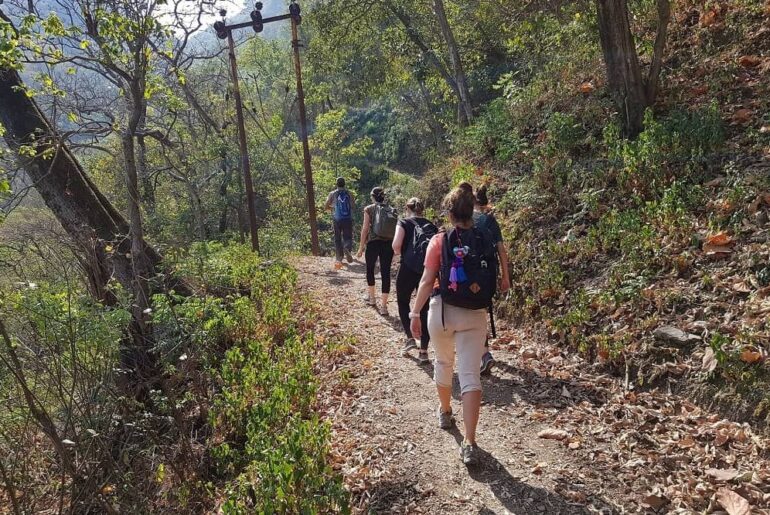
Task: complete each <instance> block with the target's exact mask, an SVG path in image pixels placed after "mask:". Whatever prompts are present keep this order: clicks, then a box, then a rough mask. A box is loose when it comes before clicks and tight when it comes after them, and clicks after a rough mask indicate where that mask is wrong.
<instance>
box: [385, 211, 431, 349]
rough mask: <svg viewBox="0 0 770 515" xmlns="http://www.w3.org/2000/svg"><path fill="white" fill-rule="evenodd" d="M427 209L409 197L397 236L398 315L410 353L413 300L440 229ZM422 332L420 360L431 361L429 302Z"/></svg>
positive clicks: (424, 311) (394, 239) (422, 316)
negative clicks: (426, 256) (398, 265)
mask: <svg viewBox="0 0 770 515" xmlns="http://www.w3.org/2000/svg"><path fill="white" fill-rule="evenodd" d="M424 210H425V208H424V206H423V204H422V202H421V201H420V199H418V198H417V197H413V198H411V199H409V201H408V202H407V203H406V218H402V219H401V220H399V222H398V226H397V227H396V235H395V237H394V238H393V253H394V254H395V255H396V256H398V255H400V256H401V266H400V268H399V269H398V276H397V277H396V300H397V302H398V316H399V318H400V319H401V325H402V326H403V327H404V332H405V333H406V343H405V344H404V348H403V350H402V353H403V354H404V356H406V355H407V354H408V353H409V351H410V350H412V349H416V348H417V343H416V342H415V340H414V336H413V335H412V330H411V329H410V328H409V325H410V320H409V302H410V301H411V300H412V293H414V292H415V290H417V286H419V284H420V278H421V277H422V272H423V270H424V269H425V265H424V261H425V251H426V250H427V248H428V243H430V239H431V238H432V237H433V236H435V235H436V233H438V229H437V228H436V226H435V225H433V223H431V221H430V220H428V219H427V218H423V216H422V215H423V211H424ZM420 321H421V324H422V335H421V337H420V353H419V358H418V359H419V362H420V364H425V363H427V362H428V343H429V342H430V336H429V334H428V305H427V304H425V307H424V308H422V310H421V311H420Z"/></svg>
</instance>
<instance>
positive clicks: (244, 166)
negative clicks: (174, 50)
mask: <svg viewBox="0 0 770 515" xmlns="http://www.w3.org/2000/svg"><path fill="white" fill-rule="evenodd" d="M227 44H228V46H229V47H230V75H231V78H232V81H233V97H235V116H236V120H237V122H238V146H239V147H240V152H241V170H243V184H244V187H245V190H246V205H247V206H248V208H249V229H250V231H251V249H252V250H253V251H254V252H256V253H259V236H258V235H257V209H256V206H255V205H254V185H253V184H252V182H251V162H250V161H249V149H248V146H247V145H246V125H245V122H244V120H243V103H242V102H241V89H240V87H239V85H238V65H237V63H236V62H235V42H234V41H233V32H232V30H228V31H227Z"/></svg>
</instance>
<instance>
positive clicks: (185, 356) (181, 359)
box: [179, 354, 187, 361]
mask: <svg viewBox="0 0 770 515" xmlns="http://www.w3.org/2000/svg"><path fill="white" fill-rule="evenodd" d="M186 359H187V354H182V355H181V356H179V361H184V360H186Z"/></svg>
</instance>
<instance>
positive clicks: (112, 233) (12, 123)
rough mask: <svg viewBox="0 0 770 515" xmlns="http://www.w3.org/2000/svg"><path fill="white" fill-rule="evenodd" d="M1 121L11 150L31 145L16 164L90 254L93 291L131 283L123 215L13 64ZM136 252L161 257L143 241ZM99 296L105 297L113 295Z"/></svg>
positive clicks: (0, 80) (0, 76)
mask: <svg viewBox="0 0 770 515" xmlns="http://www.w3.org/2000/svg"><path fill="white" fill-rule="evenodd" d="M0 122H1V123H2V124H3V126H4V127H5V129H6V132H5V134H4V136H3V137H4V139H5V141H6V143H7V144H8V147H9V148H10V149H11V150H12V151H14V152H15V153H17V154H19V150H20V149H21V148H22V147H32V148H33V149H34V155H33V156H32V157H19V160H20V164H21V165H22V166H23V167H24V169H25V171H26V172H27V175H29V178H30V180H31V182H32V183H33V184H34V186H35V189H36V190H37V191H38V193H39V194H40V196H41V197H42V199H43V201H44V202H45V204H46V206H48V208H49V209H50V210H51V211H52V212H53V214H54V216H56V219H57V220H58V221H59V223H61V225H62V227H63V228H64V230H65V231H67V234H69V235H70V237H72V239H73V240H74V241H75V242H76V243H77V244H78V246H80V247H81V248H82V249H83V250H84V253H85V254H86V255H89V256H93V259H94V262H95V263H96V266H97V269H95V270H93V274H92V275H93V281H94V282H95V283H96V285H97V286H98V288H97V291H102V292H108V291H109V289H108V288H107V283H108V281H109V280H110V279H111V278H114V279H116V280H117V281H118V282H120V284H122V285H123V286H124V287H125V288H127V289H132V288H133V283H134V267H133V264H132V260H131V259H130V258H128V257H127V255H130V254H131V252H132V249H131V243H130V242H129V240H128V239H127V238H126V236H127V235H128V233H129V228H128V224H127V223H126V220H125V219H124V218H123V217H122V216H121V215H120V213H118V212H117V210H116V209H115V208H114V207H113V206H112V204H110V202H109V201H108V200H107V199H106V198H105V197H104V195H102V193H101V192H100V191H99V190H98V189H97V188H96V186H95V185H94V184H93V183H92V182H91V181H90V180H89V179H88V177H87V176H86V174H85V172H84V171H83V169H82V168H81V167H80V164H79V163H78V162H77V161H76V159H75V157H74V156H73V155H72V154H71V153H70V151H69V150H68V149H67V147H66V145H64V144H63V143H62V142H60V141H59V140H58V137H57V135H56V134H55V132H54V130H53V129H52V127H51V126H50V124H49V123H48V121H47V120H46V118H45V116H44V115H43V113H42V112H41V111H40V109H39V108H38V107H37V105H36V104H35V102H34V100H33V99H32V98H30V97H28V96H27V95H26V94H25V93H24V84H23V83H22V81H21V78H20V77H19V74H18V73H17V72H16V71H13V70H1V71H0ZM24 154H26V153H24ZM20 155H21V154H20ZM139 252H140V253H141V254H142V255H143V257H144V259H145V260H146V261H147V262H148V263H149V264H150V265H151V266H156V265H158V264H159V263H160V261H161V256H160V255H159V254H158V253H157V252H156V251H155V250H154V249H153V248H152V247H150V246H149V245H147V244H146V243H145V242H143V241H142V242H140V248H139ZM105 295H107V296H109V295H111V294H108V293H105ZM99 300H101V301H104V302H109V301H110V300H111V299H110V298H99Z"/></svg>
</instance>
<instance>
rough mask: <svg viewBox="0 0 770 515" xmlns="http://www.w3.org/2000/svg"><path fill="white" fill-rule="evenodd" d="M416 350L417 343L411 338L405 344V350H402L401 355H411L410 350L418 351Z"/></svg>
mask: <svg viewBox="0 0 770 515" xmlns="http://www.w3.org/2000/svg"><path fill="white" fill-rule="evenodd" d="M416 348H417V344H416V343H415V341H414V338H409V339H407V340H406V343H405V344H404V348H403V349H401V354H403V355H404V356H406V355H407V354H409V351H410V350H412V349H416Z"/></svg>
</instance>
